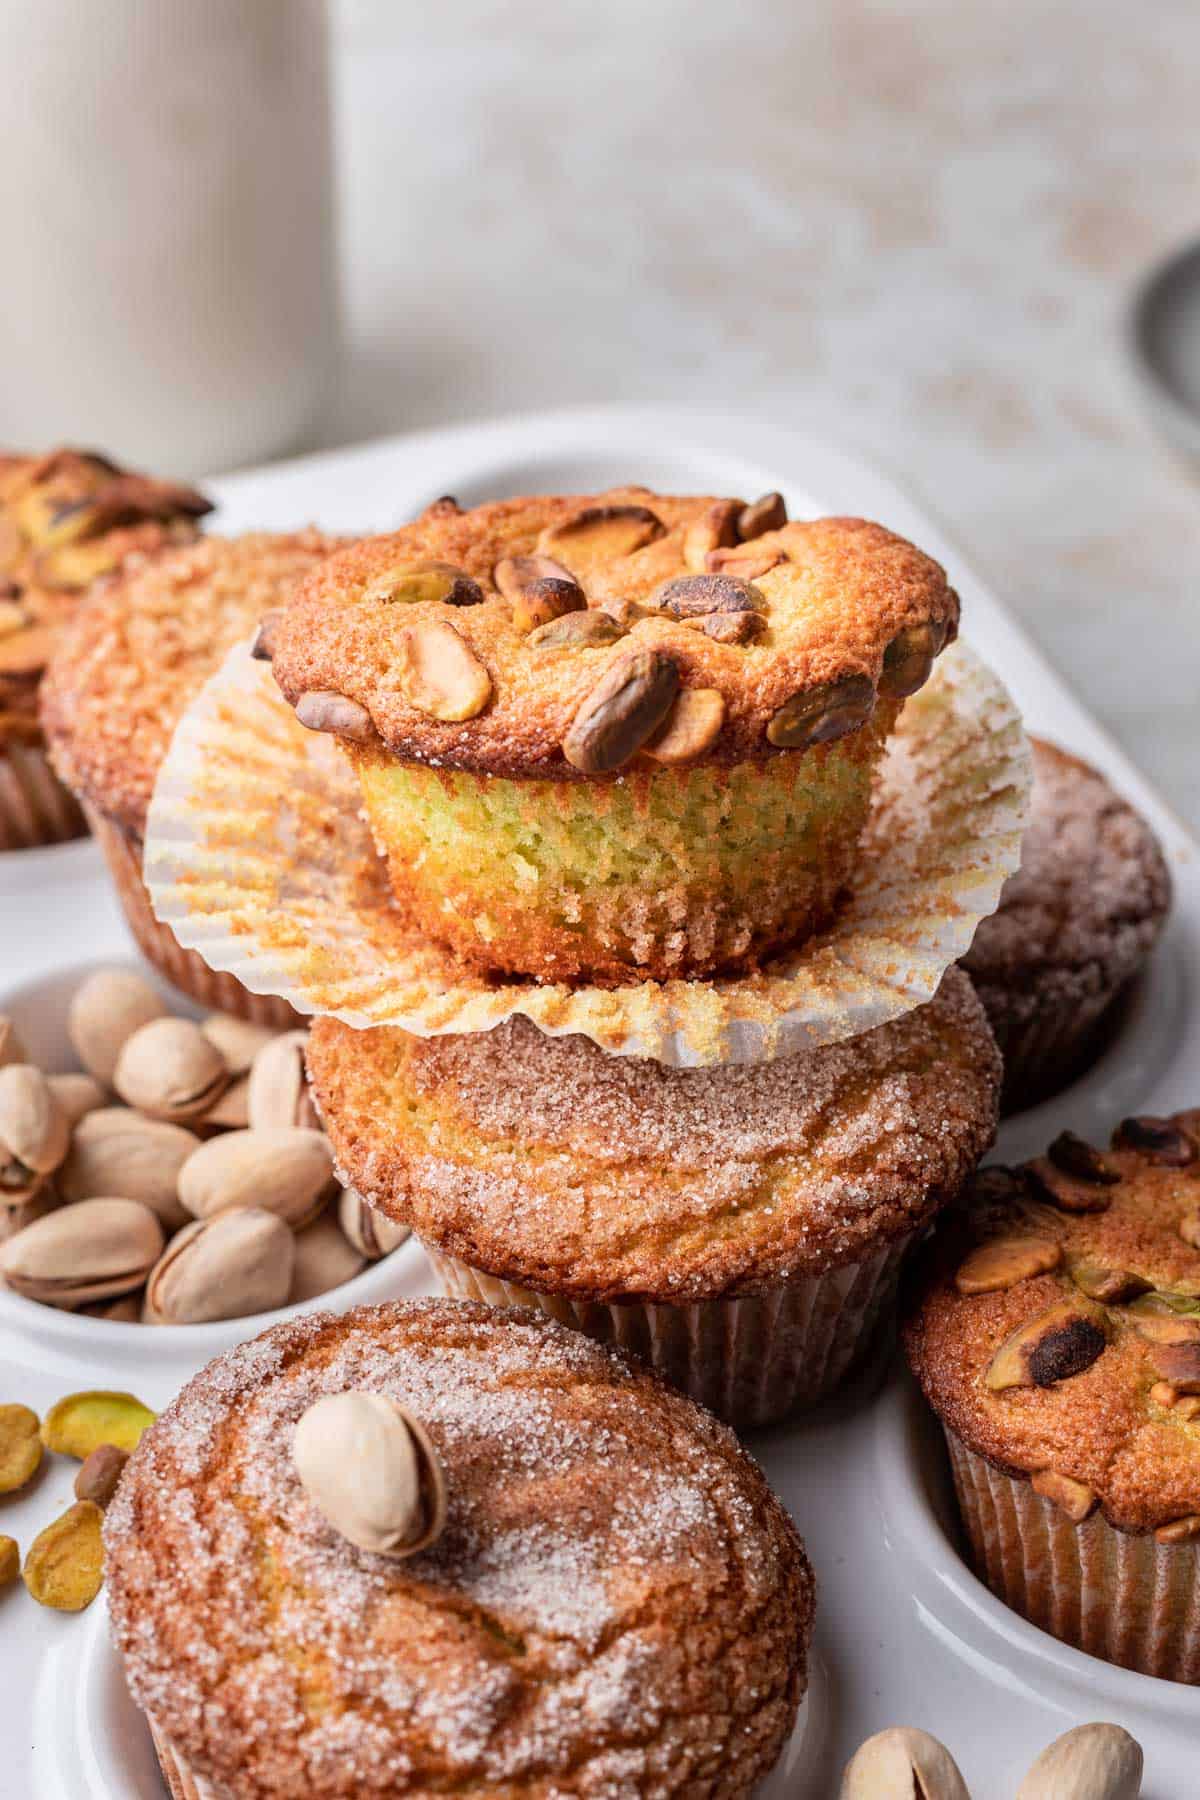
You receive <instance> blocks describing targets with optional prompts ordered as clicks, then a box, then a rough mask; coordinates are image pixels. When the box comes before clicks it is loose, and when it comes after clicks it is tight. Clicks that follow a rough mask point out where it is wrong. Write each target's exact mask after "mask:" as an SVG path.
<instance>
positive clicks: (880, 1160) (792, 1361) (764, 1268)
mask: <svg viewBox="0 0 1200 1800" xmlns="http://www.w3.org/2000/svg"><path fill="white" fill-rule="evenodd" d="M308 1062H309V1072H310V1076H311V1078H312V1084H313V1095H314V1098H315V1100H316V1102H317V1104H318V1107H319V1109H320V1111H321V1114H322V1117H323V1120H324V1123H325V1127H326V1130H327V1132H328V1133H329V1137H330V1140H331V1142H332V1144H333V1147H334V1154H335V1157H336V1160H337V1162H338V1164H339V1165H340V1167H341V1169H342V1171H343V1172H345V1171H349V1175H348V1178H347V1179H348V1182H349V1185H352V1186H354V1187H355V1188H356V1189H357V1191H358V1192H359V1193H361V1194H362V1195H363V1197H364V1199H366V1200H367V1201H368V1202H369V1203H370V1204H371V1205H372V1206H375V1207H377V1208H378V1209H379V1210H380V1211H381V1212H383V1213H386V1214H387V1215H389V1216H390V1217H392V1218H394V1219H396V1220H397V1221H399V1222H400V1223H402V1224H406V1225H411V1226H412V1227H413V1229H414V1230H415V1231H416V1232H417V1233H418V1235H419V1236H420V1238H421V1239H422V1240H423V1242H424V1244H425V1247H426V1249H427V1251H428V1252H429V1254H430V1256H431V1259H432V1260H433V1262H434V1266H435V1268H436V1269H437V1270H438V1271H439V1274H440V1276H441V1279H442V1281H443V1283H444V1285H445V1286H446V1287H447V1288H448V1289H449V1291H451V1292H453V1293H461V1294H467V1295H470V1296H473V1297H481V1298H484V1299H488V1300H492V1301H493V1302H495V1303H496V1304H501V1305H502V1304H509V1303H512V1304H520V1305H525V1306H534V1307H540V1308H542V1309H543V1310H544V1311H546V1312H548V1313H550V1314H552V1315H553V1316H555V1317H557V1318H560V1319H562V1320H563V1321H564V1322H566V1323H569V1324H572V1325H575V1326H577V1327H578V1328H579V1329H581V1330H583V1331H585V1332H587V1333H589V1334H590V1335H591V1336H594V1337H597V1338H600V1339H604V1340H615V1341H616V1342H618V1343H620V1344H621V1345H623V1346H624V1347H626V1348H628V1349H631V1350H634V1351H636V1352H637V1353H638V1354H639V1355H640V1356H642V1357H643V1358H644V1359H646V1360H647V1361H649V1362H650V1363H652V1364H653V1366H654V1367H655V1368H657V1369H658V1370H659V1371H660V1373H662V1374H663V1375H665V1376H666V1377H668V1378H669V1379H670V1380H671V1381H673V1382H674V1383H675V1384H676V1385H677V1386H679V1387H682V1388H684V1389H685V1390H686V1391H687V1392H688V1393H690V1394H691V1396H692V1398H693V1399H696V1400H700V1401H701V1402H702V1403H703V1404H704V1405H706V1406H708V1407H710V1408H711V1409H712V1410H713V1411H714V1412H717V1413H719V1414H720V1415H721V1416H722V1417H723V1418H726V1419H728V1420H730V1421H731V1422H732V1423H734V1424H737V1425H740V1426H751V1425H761V1424H765V1423H767V1422H768V1421H770V1420H773V1419H777V1418H780V1417H782V1416H783V1415H784V1414H785V1413H788V1412H791V1411H793V1410H795V1409H797V1408H798V1407H801V1406H806V1405H812V1404H814V1403H815V1402H816V1401H818V1400H819V1399H821V1398H823V1397H824V1395H825V1394H827V1393H828V1392H830V1391H831V1389H833V1388H834V1387H835V1386H836V1385H837V1384H838V1383H839V1382H840V1381H842V1380H843V1379H844V1378H845V1377H846V1375H847V1374H848V1373H849V1372H850V1371H851V1370H852V1369H853V1368H854V1366H855V1365H856V1363H857V1362H858V1361H859V1360H860V1359H861V1358H862V1357H863V1355H864V1354H865V1353H866V1352H867V1351H868V1350H869V1349H870V1348H871V1346H872V1344H873V1342H874V1340H875V1338H876V1335H877V1332H878V1328H879V1326H880V1324H881V1322H883V1321H884V1320H885V1319H886V1318H887V1317H888V1315H889V1311H890V1307H891V1303H892V1300H893V1297H894V1293H895V1286H896V1280H897V1275H898V1271H899V1267H900V1262H901V1259H902V1257H903V1255H904V1252H905V1250H906V1249H907V1247H908V1245H909V1244H910V1243H911V1241H912V1239H913V1236H914V1234H916V1233H918V1232H920V1231H921V1230H922V1229H923V1227H924V1226H925V1225H926V1224H927V1223H928V1221H929V1220H930V1219H931V1218H932V1217H933V1215H934V1214H935V1213H936V1212H937V1210H938V1208H939V1207H941V1206H942V1205H944V1204H945V1202H946V1201H947V1200H949V1199H950V1198H951V1197H952V1196H953V1195H954V1194H956V1193H957V1192H958V1189H959V1187H960V1186H961V1184H962V1182H963V1181H964V1180H965V1179H966V1177H967V1176H968V1174H969V1173H970V1172H971V1171H972V1169H973V1168H974V1167H975V1164H976V1162H977V1161H978V1159H979V1157H980V1156H981V1155H982V1153H983V1151H984V1150H986V1148H987V1147H988V1145H989V1144H990V1143H991V1140H992V1137H993V1134H994V1131H995V1125H996V1107H997V1095H998V1092H999V1080H1000V1063H999V1058H998V1056H997V1054H996V1049H995V1045H994V1044H993V1042H992V1036H991V1033H990V1031H989V1030H988V1027H987V1021H986V1019H985V1018H984V1015H983V1010H982V1008H981V1007H980V1005H979V1002H978V1000H977V999H976V998H975V995H974V994H973V993H972V991H971V985H970V983H969V982H968V981H967V979H966V977H965V976H963V975H962V974H961V973H960V972H959V971H957V970H953V969H952V970H950V971H949V972H948V973H947V975H946V977H945V980H944V981H943V983H942V986H941V988H940V990H939V992H938V994H937V995H936V997H935V998H934V999H933V1000H932V1001H931V1002H930V1003H929V1005H927V1006H924V1007H922V1008H920V1009H919V1010H917V1011H914V1012H910V1013H908V1014H907V1015H906V1016H905V1017H903V1018H900V1019H897V1020H894V1021H893V1022H892V1023H890V1024H888V1025H884V1026H881V1027H879V1028H878V1029H877V1030H875V1031H871V1032H868V1033H866V1034H865V1035H863V1036H861V1037H857V1038H854V1039H853V1040H851V1041H849V1042H846V1043H842V1044H834V1045H831V1046H829V1047H826V1048H822V1049H819V1050H814V1051H811V1052H808V1053H806V1054H804V1055H801V1056H794V1057H788V1058H783V1059H780V1060H779V1061H776V1062H772V1063H758V1064H735V1065H726V1066H723V1067H717V1068H710V1069H695V1070H687V1069H671V1068H666V1067H664V1066H663V1065H662V1064H661V1063H657V1062H652V1061H648V1060H643V1059H640V1058H636V1057H622V1056H607V1055H605V1054H604V1052H603V1051H601V1050H599V1049H598V1048H597V1047H596V1046H595V1045H594V1044H593V1043H592V1042H591V1041H590V1040H589V1039H587V1038H583V1037H565V1038H551V1037H546V1036H543V1035H542V1033H540V1032H539V1031H538V1030H537V1029H536V1028H535V1027H534V1026H533V1025H531V1024H529V1022H528V1021H527V1020H525V1019H523V1018H519V1017H518V1018H514V1019H512V1020H510V1021H508V1022H507V1023H506V1024H504V1025H501V1026H498V1027H497V1028H496V1029H495V1030H494V1031H490V1032H486V1033H477V1034H475V1035H472V1036H461V1037H459V1036H454V1037H439V1038H428V1039H425V1038H417V1037H413V1036H410V1035H408V1034H407V1033H405V1032H403V1031H397V1030H390V1029H379V1030H374V1031H363V1032H358V1031H352V1030H350V1029H349V1028H348V1027H347V1026H345V1025H342V1024H340V1023H339V1022H338V1021H336V1020H334V1019H328V1018H327V1019H318V1020H317V1021H316V1023H315V1024H314V1026H313V1029H312V1032H311V1034H310V1037H309V1043H308Z"/></svg>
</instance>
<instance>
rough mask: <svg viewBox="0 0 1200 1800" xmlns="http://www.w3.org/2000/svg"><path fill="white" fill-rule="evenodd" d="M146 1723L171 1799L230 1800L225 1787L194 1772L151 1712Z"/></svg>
mask: <svg viewBox="0 0 1200 1800" xmlns="http://www.w3.org/2000/svg"><path fill="white" fill-rule="evenodd" d="M146 1723H147V1724H148V1725H149V1727H150V1736H151V1738H152V1739H153V1740H154V1752H155V1755H156V1756H157V1757H158V1766H159V1768H160V1769H161V1770H162V1773H163V1780H164V1781H165V1782H166V1784H167V1790H168V1792H169V1793H170V1795H171V1800H229V1796H228V1795H227V1794H226V1792H225V1791H224V1789H223V1788H216V1787H214V1786H213V1784H212V1782H211V1781H205V1780H204V1779H203V1777H202V1776H200V1775H196V1774H194V1773H193V1772H192V1770H191V1769H190V1768H189V1767H188V1764H187V1763H186V1762H185V1761H184V1759H183V1757H181V1756H180V1755H179V1752H178V1751H177V1750H174V1749H173V1748H172V1747H171V1742H170V1739H169V1738H168V1737H167V1736H166V1735H165V1733H164V1732H162V1731H161V1730H160V1729H159V1727H158V1725H157V1723H156V1722H155V1720H154V1719H153V1718H152V1717H151V1715H150V1714H149V1713H147V1714H146Z"/></svg>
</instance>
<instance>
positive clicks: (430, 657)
mask: <svg viewBox="0 0 1200 1800" xmlns="http://www.w3.org/2000/svg"><path fill="white" fill-rule="evenodd" d="M396 653H397V663H396V676H397V679H398V681H399V683H400V690H401V692H402V693H403V695H404V698H405V699H406V700H407V701H408V703H409V705H410V706H413V707H415V708H416V710H417V711H418V712H421V713H424V714H426V716H427V717H428V718H431V719H440V720H441V721H442V722H443V723H445V724H451V723H456V722H459V721H461V720H464V719H473V718H475V717H476V715H477V714H478V713H481V712H482V711H483V709H484V707H485V706H486V705H487V703H488V701H489V700H490V699H491V697H492V678H491V676H490V675H489V674H488V672H487V670H486V669H485V668H484V666H483V664H482V663H481V662H480V660H479V658H478V657H477V656H476V654H475V652H474V651H473V650H472V649H471V646H470V645H469V644H468V643H467V641H466V639H465V638H463V637H460V635H459V633H458V632H457V631H455V629H454V627H453V625H451V624H449V623H448V622H447V621H446V620H443V619H425V620H422V622H421V623H420V624H418V625H410V626H408V627H407V629H406V630H404V631H402V632H401V633H400V636H399V640H398V642H397V645H396Z"/></svg>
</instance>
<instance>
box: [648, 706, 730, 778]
mask: <svg viewBox="0 0 1200 1800" xmlns="http://www.w3.org/2000/svg"><path fill="white" fill-rule="evenodd" d="M724 723H725V700H724V696H723V695H722V694H721V692H720V690H719V689H718V688H681V689H680V690H679V692H678V693H677V694H676V696H675V700H674V703H673V704H672V707H671V710H670V712H669V713H668V714H667V716H666V719H665V721H664V722H663V724H662V725H661V726H660V728H659V730H658V731H657V732H656V733H655V734H654V736H653V737H652V738H650V739H649V740H648V742H647V743H646V744H644V745H643V752H644V754H645V755H646V756H648V757H650V759H651V760H652V761H653V762H658V763H667V764H675V763H684V762H692V761H694V759H695V758H696V757H697V756H703V754H704V752H705V751H706V750H710V749H711V748H712V746H713V745H714V744H715V743H716V741H717V739H718V738H719V737H720V735H721V727H722V725H723V724H724Z"/></svg>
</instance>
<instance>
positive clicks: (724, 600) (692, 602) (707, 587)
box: [650, 575, 765, 619]
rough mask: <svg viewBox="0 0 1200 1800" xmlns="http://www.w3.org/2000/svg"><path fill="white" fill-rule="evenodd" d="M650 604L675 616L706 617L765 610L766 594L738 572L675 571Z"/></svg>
mask: <svg viewBox="0 0 1200 1800" xmlns="http://www.w3.org/2000/svg"><path fill="white" fill-rule="evenodd" d="M650 604H651V605H652V606H654V607H657V608H658V610H659V611H661V612H665V613H669V614H670V616H671V617H672V618H673V619H702V618H705V617H706V616H707V615H708V614H709V613H742V612H761V611H762V608H763V605H764V604H765V603H764V600H763V596H762V595H761V594H760V593H759V591H758V589H757V588H756V587H752V586H751V584H750V582H748V581H739V580H738V578H737V577H736V576H735V575H674V576H672V577H671V579H670V580H669V581H664V582H662V583H661V585H660V586H658V587H657V588H655V590H654V592H653V594H652V595H651V596H650Z"/></svg>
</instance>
